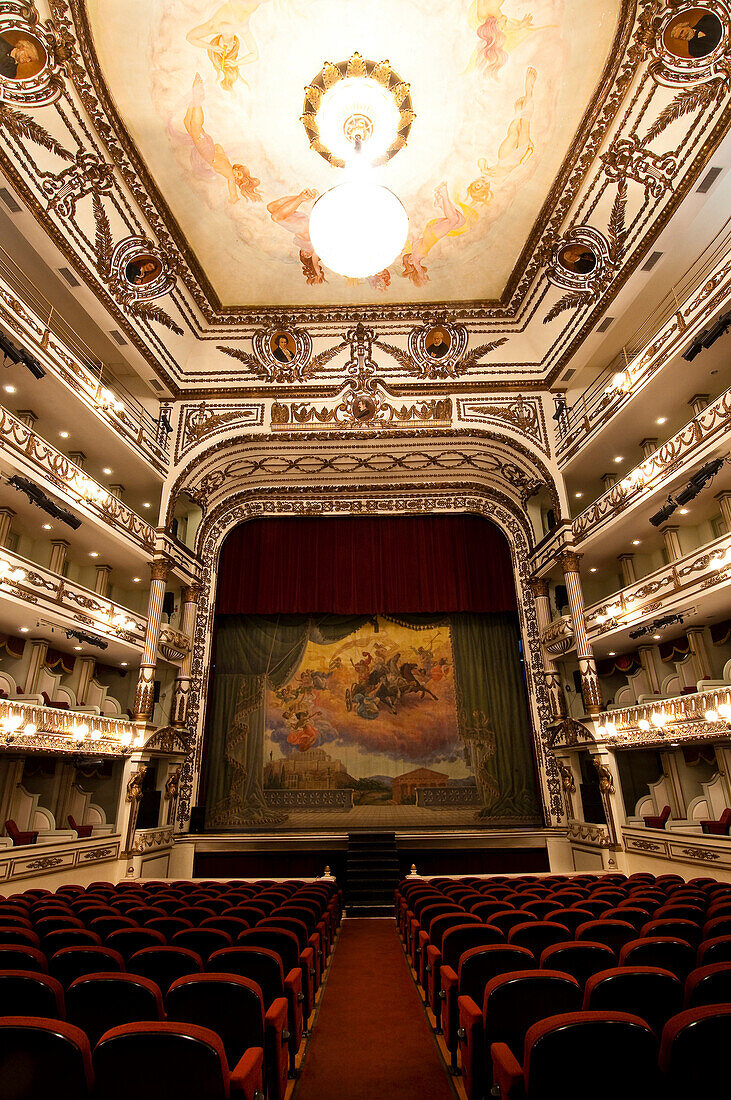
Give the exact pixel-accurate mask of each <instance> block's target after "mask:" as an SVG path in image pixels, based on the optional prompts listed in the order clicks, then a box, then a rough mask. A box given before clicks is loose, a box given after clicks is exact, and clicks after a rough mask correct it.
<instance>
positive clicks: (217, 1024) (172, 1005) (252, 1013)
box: [166, 973, 264, 1067]
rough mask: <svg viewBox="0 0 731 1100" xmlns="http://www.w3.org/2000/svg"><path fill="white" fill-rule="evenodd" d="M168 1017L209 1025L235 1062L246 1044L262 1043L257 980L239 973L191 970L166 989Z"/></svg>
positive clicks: (259, 995) (231, 1064)
mask: <svg viewBox="0 0 731 1100" xmlns="http://www.w3.org/2000/svg"><path fill="white" fill-rule="evenodd" d="M166 1004H167V1012H168V1019H170V1020H176V1021H178V1022H179V1023H188V1024H197V1025H198V1026H199V1027H207V1028H210V1029H211V1031H214V1032H215V1033H216V1035H218V1036H219V1037H220V1039H221V1042H222V1043H223V1046H224V1050H225V1052H226V1057H227V1059H228V1064H229V1066H230V1067H232V1066H235V1065H236V1064H237V1062H238V1061H239V1059H240V1058H241V1057H242V1055H243V1053H244V1051H245V1050H246V1049H247V1048H248V1047H263V1046H264V1001H263V998H262V994H261V990H260V988H259V986H258V985H257V984H256V982H253V981H251V979H249V978H244V977H242V976H241V975H240V974H224V973H210V974H190V975H188V976H187V977H185V978H178V980H177V981H175V982H173V984H172V985H171V986H170V989H169V990H168V995H167V999H166Z"/></svg>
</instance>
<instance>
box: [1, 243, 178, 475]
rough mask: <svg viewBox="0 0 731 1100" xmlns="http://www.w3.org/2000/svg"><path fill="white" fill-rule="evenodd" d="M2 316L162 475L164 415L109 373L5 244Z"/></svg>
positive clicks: (18, 338)
mask: <svg viewBox="0 0 731 1100" xmlns="http://www.w3.org/2000/svg"><path fill="white" fill-rule="evenodd" d="M0 321H1V322H2V324H3V326H4V327H5V328H6V329H7V331H8V332H9V333H10V334H11V339H12V340H13V342H14V343H16V344H17V345H18V346H19V347H20V348H24V349H26V350H27V351H28V352H30V354H31V355H32V356H33V357H34V358H35V359H37V360H38V362H39V363H40V364H41V366H42V367H43V369H44V371H46V372H47V373H49V374H50V375H52V376H53V377H54V379H55V380H57V381H59V382H60V383H62V385H63V388H64V389H65V390H66V391H67V392H68V393H70V394H73V395H74V397H75V399H76V400H77V401H78V402H81V404H82V406H84V407H85V408H86V409H87V410H88V411H89V412H90V413H91V414H92V415H93V417H94V418H95V419H96V421H97V422H98V423H100V424H104V425H106V426H107V427H108V428H109V429H110V430H111V432H113V433H114V436H115V437H117V438H120V439H122V440H124V443H125V444H126V446H127V447H128V448H130V449H131V450H132V451H133V453H135V454H136V455H137V456H138V457H139V458H141V459H143V460H144V461H145V463H146V465H147V466H148V467H151V468H152V470H153V471H154V472H155V473H156V474H157V475H158V476H160V477H161V478H164V476H165V473H166V471H167V467H168V461H169V442H168V438H169V433H168V431H167V430H166V428H165V423H164V421H163V420H161V419H160V418H157V417H155V416H153V415H152V413H151V412H149V411H148V409H146V408H145V407H144V405H143V404H142V403H141V402H140V401H139V400H138V399H137V398H136V397H135V396H134V395H133V394H132V393H130V391H129V389H128V388H127V387H125V386H124V385H123V383H122V382H121V381H120V380H119V379H118V378H116V377H115V376H114V375H113V374H112V372H111V371H110V370H109V368H108V367H107V366H106V365H105V364H104V363H103V362H102V361H101V359H100V358H99V357H98V355H96V354H95V353H94V352H93V351H92V350H91V349H90V348H89V347H88V345H87V344H86V343H85V342H84V340H83V339H82V337H81V336H80V335H79V334H78V333H77V332H75V331H74V329H73V328H72V327H71V326H70V325H69V324H68V323H67V322H66V321H65V320H64V318H63V317H62V316H61V315H60V314H59V313H58V312H57V311H56V310H55V309H54V307H53V305H52V303H51V302H49V300H48V299H47V298H46V297H45V295H44V294H43V293H42V292H41V291H40V290H39V289H38V288H37V287H36V286H35V285H34V283H33V282H32V281H31V280H30V279H29V278H28V277H27V276H26V275H25V274H24V272H23V271H22V270H21V268H20V267H19V266H18V265H17V264H16V263H15V261H14V260H13V259H12V257H10V256H9V255H8V253H7V252H5V251H4V250H3V249H0Z"/></svg>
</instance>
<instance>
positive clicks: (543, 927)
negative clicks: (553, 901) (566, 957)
mask: <svg viewBox="0 0 731 1100" xmlns="http://www.w3.org/2000/svg"><path fill="white" fill-rule="evenodd" d="M570 939H571V933H570V931H569V929H568V928H567V927H566V925H565V924H558V923H557V922H556V921H546V920H538V921H529V922H528V923H527V924H516V925H514V926H513V927H512V928H511V929H510V931H509V932H508V943H514V944H515V945H516V946H517V947H527V948H528V950H529V951H532V952H533V954H534V955H535V957H536V958H537V959H538V958H540V956H541V952H542V951H544V950H545V948H547V947H551V946H552V945H553V944H555V943H565V942H566V940H570Z"/></svg>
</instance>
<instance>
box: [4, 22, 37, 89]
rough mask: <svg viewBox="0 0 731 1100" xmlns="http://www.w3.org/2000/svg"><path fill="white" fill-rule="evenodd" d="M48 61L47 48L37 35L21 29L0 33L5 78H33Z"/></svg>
mask: <svg viewBox="0 0 731 1100" xmlns="http://www.w3.org/2000/svg"><path fill="white" fill-rule="evenodd" d="M47 61H48V54H47V53H46V48H45V46H44V45H43V43H42V42H40V41H39V40H38V39H37V38H36V37H35V35H32V34H29V33H28V32H27V31H20V30H18V31H3V32H2V34H0V77H2V78H4V79H5V80H32V79H33V77H35V76H38V74H39V73H40V72H42V71H43V69H44V68H45V66H46V62H47Z"/></svg>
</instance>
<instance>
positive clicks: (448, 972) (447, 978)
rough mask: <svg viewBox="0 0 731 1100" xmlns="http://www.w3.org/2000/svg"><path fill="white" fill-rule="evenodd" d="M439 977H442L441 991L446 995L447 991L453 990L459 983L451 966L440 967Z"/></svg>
mask: <svg viewBox="0 0 731 1100" xmlns="http://www.w3.org/2000/svg"><path fill="white" fill-rule="evenodd" d="M441 975H442V989H443V990H444V992H445V993H446V994H447V995H448V994H449V991H450V990H452V989H454V988H455V987H456V986H457V984H458V982H459V978H458V977H457V972H456V971H455V970H453V969H452V967H451V966H444V965H442V968H441Z"/></svg>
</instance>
